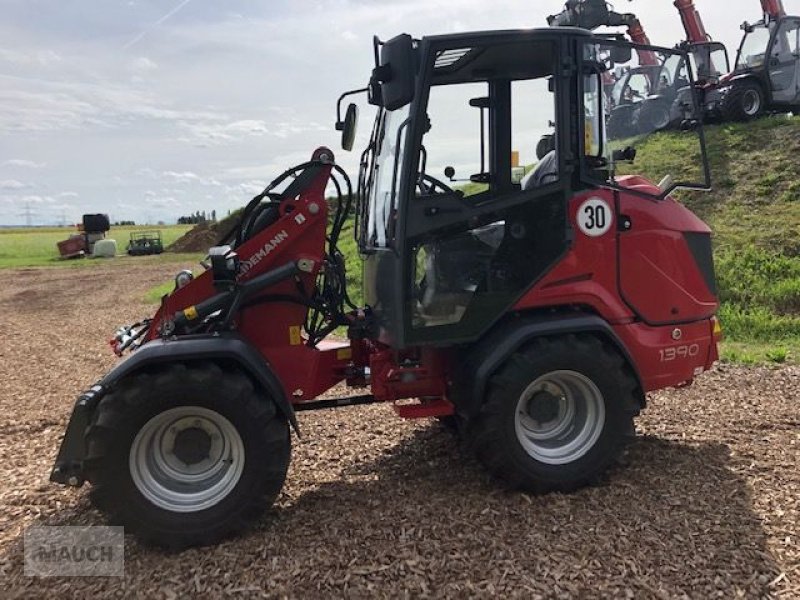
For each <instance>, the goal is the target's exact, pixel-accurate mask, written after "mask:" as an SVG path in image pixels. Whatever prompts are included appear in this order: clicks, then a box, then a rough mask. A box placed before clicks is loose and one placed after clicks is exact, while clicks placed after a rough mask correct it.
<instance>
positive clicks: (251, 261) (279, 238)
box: [241, 229, 289, 275]
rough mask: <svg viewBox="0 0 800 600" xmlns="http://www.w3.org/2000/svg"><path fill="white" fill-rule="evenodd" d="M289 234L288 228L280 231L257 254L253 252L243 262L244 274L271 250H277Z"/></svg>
mask: <svg viewBox="0 0 800 600" xmlns="http://www.w3.org/2000/svg"><path fill="white" fill-rule="evenodd" d="M288 237H289V234H288V233H286V230H285V229H284V230H283V231H280V232H278V234H277V235H276V236H275V237H274V238H272V239H271V240H270V241H268V242H267V243H266V244H264V247H263V248H261V249H259V250H258V251H257V252H256V253H255V254H253V255H252V256H251V257H250V258H248V259H247V260H246V261H244V262H243V263H242V266H241V270H242V275H246V274H247V272H248V271H249V270H250V269H252V268H253V267H255V266H256V265H257V264H258V263H260V262H261V261H262V260H263V258H264V257H265V256H267V255H268V254H269V253H270V252H272V251H273V250H275V248H277V247H278V246H280V245H281V243H283V242H284V241H285V240H286V239H287V238H288Z"/></svg>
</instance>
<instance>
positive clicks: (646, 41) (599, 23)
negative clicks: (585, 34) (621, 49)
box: [547, 0, 659, 66]
mask: <svg viewBox="0 0 800 600" xmlns="http://www.w3.org/2000/svg"><path fill="white" fill-rule="evenodd" d="M547 24H548V25H550V27H580V28H581V29H588V30H589V31H594V30H595V29H597V28H599V27H627V34H628V37H629V38H630V39H631V41H632V42H633V43H635V44H642V45H645V46H649V45H651V44H650V38H649V37H648V36H647V33H645V30H644V27H643V26H642V23H641V21H639V19H638V17H637V16H636V15H635V14H633V13H618V12H615V11H613V10H610V9H609V8H608V4H607V3H606V0H570V1H569V2H567V4H566V6H565V8H564V10H563V11H562V12H560V13H559V14H557V15H551V16H549V17H547ZM637 53H638V54H639V63H640V64H642V65H643V66H656V65H658V64H659V63H658V59H657V58H656V55H655V54H654V53H653V52H651V51H649V50H643V49H638V50H637Z"/></svg>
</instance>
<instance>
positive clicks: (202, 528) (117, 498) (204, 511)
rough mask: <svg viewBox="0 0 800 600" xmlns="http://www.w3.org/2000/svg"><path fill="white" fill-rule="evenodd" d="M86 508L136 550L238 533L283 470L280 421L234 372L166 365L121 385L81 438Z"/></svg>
mask: <svg viewBox="0 0 800 600" xmlns="http://www.w3.org/2000/svg"><path fill="white" fill-rule="evenodd" d="M86 441H87V448H88V458H87V460H86V463H85V467H86V471H87V478H88V479H89V481H91V483H92V485H93V489H92V492H91V499H92V502H93V503H94V505H95V506H96V507H97V508H99V509H100V510H101V511H103V512H105V513H106V514H108V515H109V516H110V517H111V521H112V522H116V523H119V524H122V525H124V526H125V528H126V530H128V531H131V532H132V533H136V534H137V535H139V536H140V537H142V538H143V539H145V540H146V541H149V542H151V543H155V544H157V545H161V546H167V547H172V548H183V547H187V546H195V545H204V544H211V543H215V542H217V541H219V540H221V539H223V538H225V537H227V536H229V535H231V534H233V533H236V532H238V531H241V530H242V529H244V528H245V527H247V526H248V525H249V524H250V523H252V522H253V521H255V520H256V519H257V518H258V517H259V516H260V515H261V513H262V512H263V510H264V509H265V508H266V507H267V506H269V505H270V504H272V502H273V501H274V500H275V498H276V497H277V495H278V493H279V492H280V490H281V488H282V486H283V482H284V480H285V478H286V471H287V469H288V466H289V454H290V437H289V428H288V424H287V422H286V419H285V418H283V416H282V415H281V414H279V413H278V411H277V407H276V406H275V404H274V402H272V400H271V399H269V398H267V397H266V396H264V395H263V393H262V392H260V391H259V390H257V389H256V388H254V386H253V384H252V382H251V381H250V379H249V378H248V377H247V376H246V375H245V374H243V373H241V372H239V371H235V370H223V369H221V368H220V367H219V366H218V365H216V364H212V363H197V364H193V365H184V364H175V365H171V366H169V367H167V368H165V369H163V370H161V371H158V372H153V373H143V374H139V375H136V376H133V377H131V378H129V379H126V380H123V381H122V382H121V383H120V384H119V386H118V387H117V388H116V389H115V390H114V391H113V392H112V393H110V394H109V395H108V396H106V397H105V398H103V400H102V401H101V402H100V404H99V405H98V408H97V410H96V411H95V414H94V417H93V420H92V423H91V425H90V427H89V429H88V430H87V434H86Z"/></svg>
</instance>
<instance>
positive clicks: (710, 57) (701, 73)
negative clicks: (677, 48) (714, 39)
mask: <svg viewBox="0 0 800 600" xmlns="http://www.w3.org/2000/svg"><path fill="white" fill-rule="evenodd" d="M691 59H692V67H693V68H694V72H695V73H696V74H697V78H698V79H700V80H708V79H719V78H720V77H722V76H723V75H724V74H725V73H727V72H728V71H730V65H729V64H728V53H727V51H726V50H725V47H724V46H722V45H720V44H699V45H696V46H693V47H692V54H691Z"/></svg>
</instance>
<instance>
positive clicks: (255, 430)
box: [51, 28, 720, 548]
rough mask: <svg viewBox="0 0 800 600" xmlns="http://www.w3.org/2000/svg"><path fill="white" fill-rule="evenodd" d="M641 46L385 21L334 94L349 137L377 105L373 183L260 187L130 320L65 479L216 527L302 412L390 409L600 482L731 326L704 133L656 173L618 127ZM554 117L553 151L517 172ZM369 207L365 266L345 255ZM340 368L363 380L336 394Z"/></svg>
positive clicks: (285, 453) (142, 513)
mask: <svg viewBox="0 0 800 600" xmlns="http://www.w3.org/2000/svg"><path fill="white" fill-rule="evenodd" d="M635 51H636V48H635V47H634V46H633V45H631V44H627V43H623V42H616V41H610V40H608V39H606V38H602V37H596V36H594V35H592V34H591V33H590V32H588V31H585V30H580V29H573V28H547V29H532V30H518V31H494V32H479V33H468V34H454V35H441V36H431V37H424V38H422V39H414V38H412V37H411V36H409V35H405V34H404V35H400V36H397V37H395V38H393V39H391V40H389V41H386V42H381V41H380V40H377V39H376V40H375V41H374V54H375V60H376V65H375V69H374V70H373V72H372V76H371V78H370V79H369V84H368V85H367V86H366V88H362V89H360V90H356V91H353V92H348V93H346V94H344V95H343V96H342V97H341V98H340V99H339V104H338V106H337V113H339V117H340V118H339V119H338V122H337V129H339V130H340V131H341V132H342V145H343V147H344V148H345V149H350V148H352V146H353V140H354V135H355V126H356V121H357V108H356V105H355V104H350V105H349V106H348V107H347V109H346V111H341V110H340V108H341V106H342V103H343V99H344V98H346V97H348V96H350V95H353V94H363V95H365V96H366V100H367V101H368V102H369V104H370V105H372V106H374V107H375V110H376V117H375V120H374V124H373V126H372V132H371V135H370V139H369V142H368V143H367V146H366V148H365V149H364V150H363V152H362V154H361V161H360V171H359V174H358V179H357V184H356V185H355V190H354V191H351V189H350V187H351V186H350V180H349V179H348V177H347V176H346V174H345V173H344V171H343V170H342V169H341V168H340V167H339V166H338V165H337V164H336V162H335V160H334V155H333V152H332V151H331V150H328V149H326V148H319V149H318V150H316V151H315V152H314V154H313V156H312V157H311V160H310V161H309V162H307V163H304V164H302V165H298V166H296V167H294V168H292V169H290V170H288V171H286V172H285V173H284V174H282V175H281V176H280V177H278V178H277V179H276V180H275V181H274V182H273V183H272V184H271V185H270V186H268V187H267V189H265V190H264V192H263V193H261V194H259V195H258V196H256V197H255V198H254V199H253V200H252V201H251V202H250V203H249V204H248V205H247V206H246V208H245V209H244V211H243V213H242V215H241V219H240V221H239V223H238V226H237V227H236V228H235V229H234V230H233V231H232V232H231V233H230V235H228V236H227V237H226V239H223V240H220V243H219V244H218V245H217V246H215V247H214V248H211V249H210V251H209V258H208V261H207V265H206V267H207V268H206V269H205V271H204V272H203V273H202V274H200V275H199V276H197V277H196V278H194V277H193V276H192V274H191V273H189V272H182V273H180V274H178V276H177V277H176V282H175V289H174V291H173V292H171V293H170V294H168V295H167V296H165V297H164V298H163V300H162V303H161V306H160V308H159V309H158V311H157V312H156V314H155V315H154V316H153V317H152V318H150V319H147V320H145V321H143V322H141V323H139V324H137V325H135V326H130V327H125V328H122V329H121V330H120V331H118V333H117V335H116V337H115V339H114V340H113V342H112V345H113V347H114V350H115V351H116V352H117V353H119V354H121V353H122V352H123V351H125V350H133V352H132V353H131V354H130V356H129V357H128V358H127V359H126V360H124V361H121V362H120V363H119V364H118V365H117V366H116V367H115V368H114V369H112V371H111V372H110V373H108V374H106V375H105V376H103V377H102V378H101V379H100V380H99V381H98V382H97V383H96V384H95V385H93V386H92V387H91V388H89V389H88V390H87V391H86V392H84V393H83V394H82V395H80V397H79V398H78V400H77V403H76V405H75V408H74V412H73V414H72V417H71V419H70V422H69V424H68V426H67V430H66V434H65V437H64V440H63V442H62V445H61V449H60V451H59V454H58V457H57V459H56V462H55V465H54V468H53V471H52V475H51V479H52V480H53V481H56V482H59V483H63V484H67V485H71V486H80V485H81V484H83V483H84V482H85V481H88V482H90V483H91V486H92V489H91V498H92V501H93V503H94V504H95V506H97V507H98V508H99V509H100V510H102V511H103V512H105V513H107V514H108V515H110V517H111V518H112V519H113V520H114V521H115V522H118V523H122V524H123V525H124V526H125V527H126V528H127V530H128V531H130V532H133V533H136V534H137V535H138V536H140V537H141V538H142V539H144V540H147V541H150V542H153V543H156V544H160V545H166V546H171V547H178V548H180V547H185V546H189V545H198V544H208V543H214V542H216V541H218V540H220V539H222V538H224V537H226V536H229V535H232V534H234V533H236V532H238V531H241V530H242V529H243V528H245V527H247V526H248V525H249V524H251V523H252V522H253V521H254V520H256V519H257V518H258V516H259V515H260V514H261V512H262V511H263V509H264V508H265V507H267V506H268V505H269V504H270V503H271V502H272V501H273V500H274V499H275V498H276V496H277V495H278V493H279V491H280V489H281V486H282V485H283V482H284V478H285V476H286V472H287V467H288V464H289V458H290V446H291V438H292V431H295V432H297V433H298V434H299V432H300V430H301V427H300V425H301V424H300V423H299V422H298V419H297V416H296V415H297V414H298V413H300V412H301V411H304V410H313V409H321V408H332V407H340V406H348V405H356V404H366V403H373V402H381V403H388V404H390V405H392V407H393V408H394V410H395V411H396V412H397V413H398V414H399V416H400V417H403V418H412V419H417V418H430V417H438V418H440V419H447V420H449V421H451V422H452V423H454V424H455V425H456V427H457V429H458V431H459V433H460V435H462V436H463V437H464V439H465V441H466V444H467V445H468V446H469V447H470V448H472V450H473V451H474V452H475V453H476V454H477V456H478V458H479V459H480V460H481V461H482V462H483V463H484V464H485V465H486V468H487V469H488V470H489V471H490V472H491V473H492V474H494V475H495V476H496V477H497V479H498V480H500V481H502V482H504V483H505V485H508V486H510V487H511V488H514V489H522V490H527V491H530V492H535V493H545V492H550V491H562V492H569V491H571V490H575V489H578V488H580V487H582V486H585V485H589V484H592V483H593V482H596V481H598V480H599V479H601V478H602V477H603V476H604V474H605V473H606V471H607V469H608V467H609V466H610V465H611V464H612V463H613V462H614V461H615V459H616V458H617V457H618V456H619V454H620V453H621V452H622V450H623V448H624V446H625V444H626V442H628V441H629V440H630V438H631V437H632V436H633V434H634V425H633V419H634V417H635V416H636V415H637V414H639V412H640V411H641V410H642V409H643V408H644V406H645V395H646V393H647V392H650V391H653V390H658V389H661V388H665V387H669V386H685V385H688V384H690V383H691V382H692V381H693V380H694V379H695V378H696V377H697V376H698V375H699V374H701V373H702V372H703V371H705V370H706V369H709V368H710V367H711V366H712V364H713V363H714V362H715V360H717V339H718V337H719V334H720V330H719V324H718V323H717V321H716V318H715V312H716V310H717V307H718V303H717V298H716V295H715V282H714V269H713V260H712V251H711V232H710V230H709V228H708V227H707V226H706V225H705V224H703V223H702V222H701V221H700V219H698V218H697V217H696V216H694V215H693V214H692V213H691V212H690V211H689V210H687V209H686V208H685V207H684V206H682V205H681V204H679V203H678V202H676V201H675V200H674V199H673V198H672V197H671V196H670V193H671V192H672V191H674V190H675V189H676V188H678V187H693V188H707V187H708V177H707V176H708V167H707V161H706V156H705V149H704V146H703V138H702V130H701V129H700V128H699V127H698V128H694V129H687V130H686V131H682V132H680V133H676V134H675V135H682V136H685V137H686V138H687V139H688V140H690V141H691V142H692V143H694V144H695V145H696V148H697V152H696V153H694V152H693V153H689V154H687V155H686V156H685V157H684V159H683V160H684V161H686V162H684V163H683V164H682V168H681V173H682V175H683V177H680V178H679V177H678V175H677V174H670V173H664V174H663V175H664V177H663V178H661V175H662V174H656V179H657V181H656V182H651V181H649V180H647V179H645V178H643V177H641V176H637V175H630V174H627V175H626V174H625V173H626V172H628V173H629V172H631V171H632V170H633V168H634V167H633V166H632V165H631V161H632V160H634V159H635V155H636V152H637V149H638V148H637V147H634V146H632V145H631V144H638V143H644V142H643V141H641V140H643V139H644V136H642V137H640V138H637V139H635V140H617V139H613V138H609V136H608V135H607V131H606V127H605V121H606V119H607V117H608V115H609V110H608V106H607V99H606V97H605V94H604V93H603V77H604V74H606V73H608V72H610V71H612V70H613V69H615V68H616V67H617V66H619V65H624V64H626V63H628V62H630V61H631V60H632V57H633V55H634V52H635ZM652 51H654V52H657V53H659V60H664V59H666V58H669V57H671V56H680V57H681V58H684V59H685V55H684V54H682V52H681V51H679V50H668V49H652ZM695 108H696V109H699V107H695ZM548 121H552V122H553V123H555V131H556V133H555V148H554V150H552V151H551V153H550V154H549V158H548V159H547V160H543V161H541V163H539V165H538V166H537V167H536V168H535V169H534V172H533V175H534V176H532V177H530V178H527V179H526V180H525V181H524V182H523V184H520V183H517V182H515V179H514V177H513V176H512V175H513V172H514V169H513V167H512V154H513V151H514V148H515V147H516V148H518V149H519V150H520V151H522V152H523V156H524V152H529V153H530V154H533V148H535V146H536V142H537V139H536V136H537V135H541V134H542V132H543V131H545V130H546V129H547V123H548ZM478 132H480V133H478ZM690 161H693V162H690ZM438 169H442V170H443V171H444V172H446V173H447V177H448V180H447V181H445V180H443V179H442V178H440V177H438V176H436V175H435V174H436V173H437V172H438ZM544 169H549V170H548V171H547V172H543V170H544ZM456 173H462V180H468V181H469V182H471V183H473V184H475V185H464V186H461V185H457V186H455V187H451V185H450V183H451V181H450V180H451V179H454V176H455V174H456ZM467 173H468V174H469V176H468V177H467V176H466V174H467ZM326 191H329V192H331V193H334V192H336V196H337V198H335V199H334V200H332V201H327V200H326ZM351 199H354V200H353V201H352V202H351ZM351 213H352V218H353V220H354V232H355V236H356V239H357V242H358V248H359V250H360V254H361V258H362V262H363V264H358V263H357V264H356V265H353V264H347V263H346V261H345V259H344V256H343V255H342V253H341V252H340V250H339V248H338V242H339V238H340V235H341V233H342V231H343V230H344V228H345V225H346V224H347V223H348V222H349V220H350V219H351ZM359 266H360V267H362V268H363V276H364V295H365V300H366V302H365V305H364V306H354V305H353V303H352V302H351V301H350V299H349V296H348V293H347V289H346V277H345V272H346V271H345V270H346V268H351V269H352V268H357V267H359ZM337 330H338V331H340V332H341V331H346V339H340V338H338V337H337V338H335V339H331V334H334V333H335V332H336V331H337ZM340 382H346V383H347V384H348V385H349V386H351V387H352V388H354V389H355V390H358V391H357V392H356V393H354V394H353V395H352V396H350V397H346V398H336V399H322V400H321V399H319V398H318V397H319V395H320V394H322V393H323V392H325V391H326V390H328V389H330V388H331V387H332V386H334V385H336V384H337V383H340ZM353 418H354V419H357V418H358V413H357V412H353Z"/></svg>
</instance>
